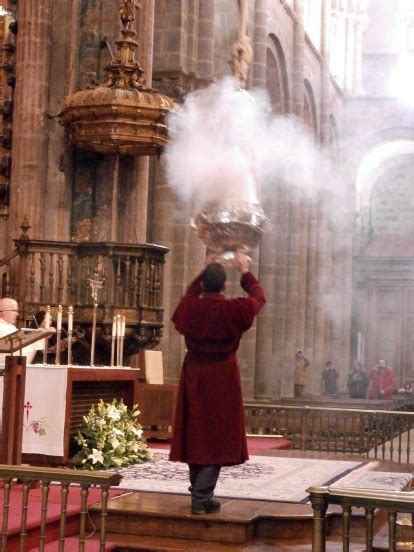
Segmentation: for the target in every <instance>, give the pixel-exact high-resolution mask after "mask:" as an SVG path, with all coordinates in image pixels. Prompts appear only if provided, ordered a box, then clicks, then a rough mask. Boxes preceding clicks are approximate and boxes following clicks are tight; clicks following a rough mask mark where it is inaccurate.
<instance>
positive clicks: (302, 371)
mask: <svg viewBox="0 0 414 552" xmlns="http://www.w3.org/2000/svg"><path fill="white" fill-rule="evenodd" d="M309 366H310V361H309V360H308V359H307V358H306V357H305V356H304V354H303V353H302V351H298V352H297V353H296V354H295V388H294V396H295V397H303V395H304V392H305V387H306V383H307V382H308V381H309V376H308V370H307V368H308V367H309Z"/></svg>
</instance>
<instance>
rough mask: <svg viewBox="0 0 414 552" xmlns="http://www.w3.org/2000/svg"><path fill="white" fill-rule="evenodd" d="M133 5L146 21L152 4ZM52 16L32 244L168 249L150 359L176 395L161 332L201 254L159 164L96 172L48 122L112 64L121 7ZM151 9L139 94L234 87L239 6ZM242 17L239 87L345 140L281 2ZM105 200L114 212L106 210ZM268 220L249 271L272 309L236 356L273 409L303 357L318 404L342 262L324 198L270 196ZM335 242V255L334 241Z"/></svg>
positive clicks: (79, 2)
mask: <svg viewBox="0 0 414 552" xmlns="http://www.w3.org/2000/svg"><path fill="white" fill-rule="evenodd" d="M22 2H24V0H22ZM142 3H143V4H144V7H145V9H150V7H151V1H150V0H145V1H143V2H142ZM52 4H53V7H52V9H51V12H50V16H51V20H50V22H49V23H50V35H49V41H50V50H49V53H50V66H49V73H48V90H47V93H46V92H45V93H44V100H45V102H46V104H47V116H46V118H45V135H44V136H46V141H45V153H44V156H43V158H42V163H43V165H44V167H46V170H45V179H44V181H42V182H43V183H42V187H41V189H42V194H43V195H42V201H41V202H39V204H41V205H42V208H43V207H44V214H45V219H46V220H47V221H50V223H49V222H48V224H47V225H46V226H45V230H44V232H43V229H41V231H40V229H39V232H40V234H38V237H43V238H47V239H57V240H69V239H71V238H72V239H86V240H88V239H93V240H100V239H101V240H110V241H125V242H128V241H136V239H138V241H146V240H147V241H151V242H154V243H159V244H161V245H166V246H167V247H169V249H170V252H169V254H168V255H167V260H166V265H165V278H164V307H165V318H164V320H165V330H164V338H163V340H162V342H161V344H160V348H161V349H162V351H163V353H164V363H165V379H166V381H167V382H176V381H177V379H178V376H179V372H180V368H181V362H182V359H183V356H184V353H185V347H184V343H183V340H182V338H181V337H179V336H178V335H177V333H176V332H175V331H174V330H173V328H172V326H171V324H170V322H169V320H170V317H171V314H172V312H173V309H174V307H175V305H176V304H177V302H178V300H179V298H180V296H181V295H182V293H183V292H184V290H185V288H186V286H187V284H188V282H189V281H190V280H191V279H192V278H193V277H194V276H195V275H196V274H197V273H198V272H199V270H200V269H201V267H202V266H203V264H204V258H205V247H204V246H203V244H202V243H201V242H200V241H199V239H198V238H197V237H196V235H195V234H194V232H193V231H192V230H191V228H190V227H189V219H190V209H189V207H188V206H186V205H183V204H181V203H180V202H179V200H178V199H177V198H176V197H174V195H173V193H172V192H171V190H170V189H169V188H168V185H167V183H166V179H165V175H164V171H163V162H162V160H157V159H152V160H151V161H150V163H148V160H139V161H137V162H135V161H132V160H128V159H125V158H122V157H120V158H114V157H113V158H111V157H109V156H107V157H106V158H105V159H104V158H103V157H102V156H99V155H95V154H88V153H85V152H75V151H73V150H72V148H71V147H70V146H69V144H68V143H66V141H65V137H64V133H63V129H62V127H61V126H60V125H59V122H58V118H57V114H58V113H59V111H60V109H61V107H62V102H63V99H64V97H65V96H66V95H68V94H70V93H72V92H74V91H75V90H76V89H79V88H81V87H84V86H86V85H87V84H88V83H89V82H93V81H95V80H100V79H101V78H102V77H103V69H104V66H105V64H106V63H108V61H109V60H110V54H109V52H108V49H107V48H106V47H103V46H102V40H103V39H104V38H106V39H107V40H108V43H109V44H110V45H111V46H112V48H113V47H114V46H113V45H114V41H115V40H116V39H117V37H118V31H119V23H118V21H119V20H118V15H117V14H118V0H74V1H73V2H65V0H56V1H55V2H53V3H52ZM52 4H51V6H52ZM300 4H301V2H299V1H298V2H297V5H300ZM152 5H153V8H154V33H153V37H152V29H146V28H144V26H143V22H142V21H140V22H138V23H137V26H138V29H139V31H140V37H141V46H140V50H139V55H138V56H137V57H138V59H139V61H140V62H141V64H142V65H144V68H147V69H148V75H147V78H148V82H149V83H150V81H151V75H152V77H153V81H154V87H155V88H159V89H162V90H163V91H165V92H167V93H168V94H170V95H171V96H174V97H175V98H176V99H177V101H181V100H182V98H183V96H184V95H185V94H186V93H187V92H189V91H191V90H194V89H196V88H198V87H202V86H206V85H208V84H209V83H210V82H212V81H213V79H220V78H222V77H223V76H226V75H230V74H231V66H230V64H229V60H230V50H231V45H232V43H233V41H234V40H235V38H236V35H237V25H238V8H237V2H236V1H234V2H229V1H228V0H215V1H214V0H175V1H174V2H171V1H170V0H156V1H155V3H153V4H152ZM249 10H250V11H249V20H248V34H249V36H250V38H251V41H252V48H253V53H254V58H253V61H252V63H251V65H250V69H249V75H248V87H255V86H261V87H267V88H268V90H269V93H270V96H271V98H272V102H273V101H274V105H275V108H277V109H276V112H278V113H287V114H293V113H294V114H295V115H296V116H297V117H301V116H302V113H303V116H304V118H305V116H306V117H308V120H307V121H305V122H307V123H308V124H309V125H310V127H311V129H312V131H313V132H314V135H315V140H316V141H317V142H318V141H319V140H320V139H321V138H323V136H325V134H326V125H327V121H328V123H329V121H330V120H335V121H336V125H337V129H336V130H337V132H338V134H341V124H342V114H341V110H342V102H343V99H342V95H341V93H340V90H339V89H338V88H336V87H335V86H333V85H331V84H330V83H329V82H328V83H327V82H326V60H324V58H323V57H322V54H321V53H320V52H319V50H315V47H314V46H313V44H312V42H311V40H310V39H309V38H306V36H305V34H304V29H303V25H302V23H303V21H301V20H300V19H298V15H297V14H295V13H294V12H293V9H292V8H290V7H289V6H288V5H287V4H286V3H283V2H280V1H269V0H254V1H253V0H251V1H250V3H249ZM322 27H323V25H322V23H321V28H322ZM48 44H49V43H48ZM152 47H153V51H152ZM46 59H49V58H46ZM270 63H273V66H272V70H270V67H269V64H270ZM324 64H325V65H324ZM272 71H273V73H272ZM276 73H277V74H276ZM272 74H273V77H272ZM324 79H325V80H324ZM324 87H325V88H324ZM276 88H277V90H276ZM327 91H328V99H327V100H326V93H327ZM329 94H330V97H329ZM282 96H283V97H282ZM305 98H306V102H307V103H308V105H309V108H307V110H306V109H305ZM331 115H332V116H333V119H330V116H331ZM32 140H34V137H32ZM328 141H329V140H328ZM16 178H17V177H16ZM114 194H116V197H117V198H118V201H117V202H115V203H116V205H114V204H113V202H112V200H111V198H112V197H113V196H114ZM266 207H267V210H268V213H269V215H270V216H269V218H271V223H270V224H271V225H272V232H269V233H268V234H266V236H265V237H264V239H263V243H262V247H261V249H260V251H258V252H255V253H254V257H253V260H254V270H255V271H256V272H258V273H259V277H260V279H261V281H262V282H263V285H264V287H265V289H266V293H267V295H268V299H269V302H268V305H267V307H266V310H265V311H264V312H263V314H262V315H261V318H260V319H259V321H258V323H257V324H256V325H255V327H254V328H252V329H251V330H250V331H249V332H248V333H247V334H246V336H245V338H244V340H243V343H242V346H241V349H240V354H239V358H240V365H241V375H242V381H243V389H244V392H245V397H246V398H253V397H254V396H255V395H256V396H258V397H259V398H275V397H278V396H279V395H280V394H285V393H291V391H292V390H293V385H292V370H293V360H294V359H293V355H294V352H295V351H296V350H297V349H303V350H304V352H305V354H307V355H308V356H309V358H310V359H311V361H312V362H313V363H314V364H315V369H314V371H313V373H312V374H313V375H312V378H313V379H314V381H311V382H309V388H310V389H312V391H313V392H318V390H319V387H320V385H319V374H320V371H321V369H322V365H323V362H324V361H325V360H327V356H330V355H332V354H333V351H340V352H339V353H337V358H335V360H337V362H338V363H343V362H345V364H346V363H347V361H346V360H345V361H343V357H344V354H345V353H344V354H343V353H342V352H343V350H344V348H345V347H346V340H347V332H348V326H347V321H346V313H345V311H346V308H345V306H343V304H345V303H346V300H344V299H343V297H342V298H341V301H342V303H341V309H342V310H341V318H340V320H341V322H343V321H345V324H344V325H343V327H345V330H343V333H342V334H341V333H340V332H341V331H342V330H341V329H340V328H339V325H337V326H336V327H333V326H332V324H331V323H330V321H329V320H328V318H327V317H326V316H325V314H326V313H325V306H324V302H323V301H324V297H325V294H326V292H327V291H328V290H329V286H330V285H331V284H332V283H333V282H334V281H335V278H336V277H337V276H338V275H339V274H340V273H341V268H343V266H342V265H341V264H340V263H341V262H342V260H341V259H342V253H343V250H342V249H336V250H335V249H334V250H332V247H331V240H330V238H331V237H332V230H331V229H330V227H329V225H328V220H327V219H326V218H325V216H324V215H325V214H326V210H327V208H328V206H327V204H326V203H324V202H323V201H322V200H320V198H319V199H314V200H313V201H310V202H309V204H308V203H307V202H306V201H305V199H304V198H303V197H300V194H295V193H292V192H291V191H289V190H286V189H283V188H282V187H275V189H274V190H272V193H271V197H269V198H266ZM19 222H20V221H19ZM39 228H40V227H39ZM15 230H16V229H15V228H14V230H13V232H14V235H16V232H15ZM341 232H342V229H341ZM11 237H12V236H11V235H10V233H9V236H8V238H11ZM336 237H337V243H338V244H341V247H345V246H344V245H343V243H344V242H343V235H342V234H341V233H338V234H337V235H336ZM341 240H342V241H341ZM345 241H346V240H345ZM346 243H348V242H346ZM338 247H339V246H338ZM0 253H1V248H0ZM346 268H347V269H348V266H347V267H346ZM347 273H348V272H345V274H347ZM344 277H345V276H344ZM230 284H231V285H230V291H231V293H234V294H238V293H239V292H240V289H239V286H238V282H237V278H236V277H232V278H231V282H230ZM335 286H336V288H335V289H337V291H338V293H339V294H340V289H341V285H340V284H338V282H337V281H336V283H335ZM342 307H343V308H342ZM338 324H339V323H338ZM341 327H342V326H341ZM332 343H334V346H332V345H331V344H332ZM342 365H343V364H340V366H339V368H340V369H341V370H342ZM315 374H316V375H315Z"/></svg>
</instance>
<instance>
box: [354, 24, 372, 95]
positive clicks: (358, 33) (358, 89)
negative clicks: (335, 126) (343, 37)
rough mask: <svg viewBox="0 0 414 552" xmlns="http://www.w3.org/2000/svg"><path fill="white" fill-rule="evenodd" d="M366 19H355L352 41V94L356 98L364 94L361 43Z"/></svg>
mask: <svg viewBox="0 0 414 552" xmlns="http://www.w3.org/2000/svg"><path fill="white" fill-rule="evenodd" d="M367 24H368V18H367V16H366V15H365V14H361V15H359V16H357V18H356V19H355V30H354V34H355V40H354V81H353V86H352V92H353V94H354V95H356V96H361V95H363V94H364V89H363V87H362V42H363V38H364V33H365V30H366V28H367Z"/></svg>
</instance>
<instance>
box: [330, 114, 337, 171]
mask: <svg viewBox="0 0 414 552" xmlns="http://www.w3.org/2000/svg"><path fill="white" fill-rule="evenodd" d="M329 120H330V123H331V131H330V147H331V156H332V159H333V160H334V161H338V159H339V129H338V124H337V122H336V118H335V115H333V114H332V113H331V114H330V116H329Z"/></svg>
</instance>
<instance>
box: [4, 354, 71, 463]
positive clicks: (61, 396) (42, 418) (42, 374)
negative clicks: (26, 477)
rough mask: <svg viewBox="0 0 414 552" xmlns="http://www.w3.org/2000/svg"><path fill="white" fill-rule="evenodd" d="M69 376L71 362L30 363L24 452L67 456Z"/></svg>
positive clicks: (26, 398) (25, 413)
mask: <svg viewBox="0 0 414 552" xmlns="http://www.w3.org/2000/svg"><path fill="white" fill-rule="evenodd" d="M67 378H68V367H67V366H56V365H54V364H47V365H45V366H43V365H28V366H27V367H26V389H25V395H24V415H23V443H22V452H23V454H45V455H48V456H63V454H64V450H63V448H64V427H65V409H66V387H67ZM2 403H3V378H1V377H0V405H1V406H2ZM1 411H2V409H0V424H1V415H2V413H1Z"/></svg>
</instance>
